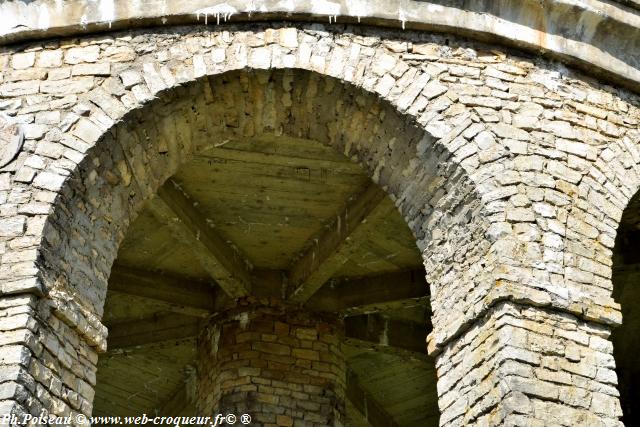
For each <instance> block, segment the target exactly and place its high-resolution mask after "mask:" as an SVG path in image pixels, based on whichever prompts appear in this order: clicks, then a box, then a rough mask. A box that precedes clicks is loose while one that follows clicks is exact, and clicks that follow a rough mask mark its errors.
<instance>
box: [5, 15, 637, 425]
mask: <svg viewBox="0 0 640 427" xmlns="http://www.w3.org/2000/svg"><path fill="white" fill-rule="evenodd" d="M250 69H253V70H256V69H258V70H270V69H282V70H283V71H277V72H249V71H246V70H250ZM294 69H295V70H296V71H291V70H294ZM0 70H2V71H0V108H2V109H3V111H4V113H6V114H8V115H9V116H10V117H11V119H12V120H13V121H15V122H17V123H20V124H21V127H22V128H23V130H24V133H25V137H26V140H25V145H24V148H23V150H22V152H21V153H20V154H19V156H18V158H17V160H15V161H13V162H12V163H10V164H9V165H8V166H6V167H5V168H3V169H2V173H0V197H2V201H3V204H2V207H1V208H0V240H1V242H2V243H1V244H0V248H1V252H2V261H1V265H0V281H1V282H0V285H1V287H0V289H1V290H2V294H3V295H4V297H5V298H9V297H8V296H7V295H11V294H20V295H21V294H24V293H32V294H34V295H36V296H37V298H36V299H34V304H36V306H37V307H39V309H40V311H42V313H43V315H42V316H40V317H38V318H37V321H36V320H35V319H36V317H35V316H27V317H26V318H25V319H31V320H29V321H36V322H37V323H38V325H40V327H41V328H44V327H45V326H46V325H47V324H49V323H52V324H55V322H57V320H55V319H61V320H63V322H62V323H64V324H65V325H69V326H70V327H71V328H72V329H74V330H75V331H76V332H75V333H77V334H78V336H79V337H81V340H80V341H81V342H82V344H78V345H88V346H91V347H94V348H96V349H98V350H99V349H101V348H103V347H104V335H105V332H104V328H103V327H102V325H101V324H100V322H99V318H100V315H101V310H102V304H103V302H104V301H103V300H104V295H105V291H106V280H107V277H108V274H109V269H110V266H111V263H112V261H113V259H114V257H115V254H116V252H117V246H118V243H119V241H120V240H121V239H122V236H123V235H124V232H125V231H126V227H127V225H128V223H129V222H130V221H131V220H132V218H134V217H135V215H136V212H138V210H139V209H140V206H141V205H142V203H143V202H144V200H146V199H147V198H148V197H150V196H151V195H152V194H153V193H154V192H155V189H156V188H157V187H158V186H159V185H160V184H161V183H162V182H163V181H164V180H165V179H166V178H167V177H168V176H170V175H171V174H172V173H173V172H174V171H175V170H176V169H177V167H178V165H179V164H180V163H182V162H183V161H184V160H186V159H187V158H188V156H189V155H190V153H192V152H194V151H197V150H201V149H205V148H206V146H207V144H211V141H215V140H224V139H226V138H237V137H247V136H249V137H250V136H252V135H255V134H257V133H264V132H266V133H273V134H276V135H278V134H282V133H287V134H289V135H292V136H296V137H303V138H309V139H315V140H319V141H321V142H323V143H325V144H328V145H331V146H334V147H336V149H338V150H340V151H341V152H343V153H345V154H346V155H348V156H349V157H352V158H353V159H354V160H355V161H358V162H360V163H361V164H362V165H363V167H364V168H365V169H366V170H367V171H368V172H369V174H370V176H371V177H372V178H373V179H374V181H376V182H378V183H379V184H380V185H382V186H383V187H384V188H385V189H386V190H387V191H388V192H389V194H390V195H391V196H392V197H393V198H394V200H395V201H396V204H397V206H398V208H399V210H400V211H401V212H402V213H403V215H404V217H405V218H406V220H407V222H408V223H409V225H410V227H411V229H412V230H413V231H414V233H415V235H416V238H417V240H418V246H419V247H420V249H421V250H422V251H423V253H424V259H425V267H426V273H427V278H428V280H429V283H430V284H431V293H432V307H433V318H432V322H433V325H434V331H433V333H432V335H431V337H430V342H429V348H430V351H431V353H432V354H434V355H437V357H438V373H439V381H438V384H439V390H440V394H441V395H442V402H441V410H442V417H443V418H442V419H443V420H445V422H446V423H450V424H452V425H456V424H458V425H459V424H462V423H466V422H468V423H473V422H478V423H481V422H490V421H488V420H487V419H486V417H499V419H504V420H510V419H512V418H513V417H515V418H513V419H518V418H517V417H520V416H528V417H529V416H530V417H533V418H531V419H532V420H533V419H539V420H540V421H541V422H543V421H542V420H544V419H546V420H547V421H548V420H549V419H550V418H549V417H552V416H555V415H552V412H553V411H550V410H549V408H551V407H554V408H556V409H557V407H560V406H561V407H562V408H566V409H565V410H566V411H567V413H571V414H573V415H572V417H573V418H571V419H572V420H581V419H588V420H595V419H596V418H597V419H598V420H599V421H598V422H602V423H603V424H605V425H607V424H612V423H615V419H616V418H617V417H618V416H619V411H618V409H617V408H618V404H617V401H616V395H617V394H616V393H617V392H616V390H615V387H614V384H615V381H614V379H612V378H611V376H607V375H605V377H599V376H596V374H597V372H599V371H598V369H602V372H604V373H605V374H608V373H609V372H608V371H605V370H604V369H611V368H612V366H611V365H610V364H608V363H609V362H606V363H605V364H602V365H600V364H598V363H600V362H597V363H596V362H593V363H592V362H591V361H589V360H591V359H593V358H592V357H591V356H592V355H590V354H591V353H589V352H590V351H591V350H587V349H591V347H590V342H591V339H594V340H595V338H594V337H597V338H599V339H602V340H606V337H607V336H608V331H609V328H610V327H612V326H613V325H616V324H619V323H620V321H621V319H620V312H619V306H618V305H617V304H616V303H615V302H614V301H613V300H612V299H611V291H612V285H611V280H610V279H611V255H612V248H613V245H614V240H615V235H616V227H617V224H618V222H619V219H620V216H621V213H622V210H623V209H624V207H625V206H626V204H627V202H628V200H629V199H630V198H631V197H632V195H633V194H634V193H635V192H636V190H637V189H638V187H639V186H640V176H639V175H638V171H640V169H639V168H638V162H639V161H640V152H639V151H638V143H639V142H640V133H639V132H638V118H640V114H639V113H638V111H639V110H638V105H639V104H638V99H637V97H636V96H635V95H633V94H631V93H629V92H626V91H625V90H622V89H616V88H612V87H609V86H604V85H602V84H600V83H598V82H596V81H595V80H593V79H591V78H588V77H585V76H583V75H580V74H577V73H574V72H572V71H570V70H568V69H566V68H564V67H563V66H561V65H558V64H553V63H549V62H546V61H544V60H542V59H540V58H535V57H529V56H526V55H525V54H521V53H518V52H507V51H506V50H504V49H500V48H499V47H496V46H493V45H484V44H480V43H477V42H470V41H464V40H460V39H457V38H455V37H452V36H451V37H450V36H446V35H438V36H436V35H430V34H426V33H414V32H403V33H398V32H394V31H386V30H381V29H366V28H353V27H338V26H333V27H331V28H330V29H328V28H325V27H323V26H320V25H311V26H304V25H301V26H298V27H297V28H295V27H290V26H288V25H285V24H282V25H278V26H275V27H274V26H270V25H264V26H258V25H255V24H253V25H251V26H249V27H242V26H239V27H238V26H228V27H222V26H221V27H218V28H216V31H210V30H209V29H207V28H197V27H196V28H172V29H171V30H163V31H160V30H141V31H137V32H132V33H114V34H104V35H101V36H97V37H85V38H82V39H62V40H52V41H45V42H34V43H28V44H24V45H14V46H11V47H8V48H5V49H4V50H3V52H2V53H1V54H0ZM234 70H238V71H234ZM239 70H245V71H239ZM231 71H234V73H229V72H231ZM225 73H227V74H225ZM204 76H208V77H206V78H205V77H204ZM301 83H304V84H301ZM283 112H286V114H284V113H283ZM176 117H179V118H180V119H179V120H178V119H176ZM311 118H313V120H311ZM40 295H44V296H40ZM505 300H506V301H509V303H508V304H506V303H504V301H505ZM501 304H502V305H501ZM519 306H524V307H532V308H529V309H526V308H525V309H521V310H520V309H519V310H516V309H515V308H513V307H519ZM497 307H512V308H513V310H516V312H517V313H519V314H517V316H520V318H521V319H522V322H521V323H519V324H517V325H513V326H512V327H506V326H505V327H503V328H501V329H500V330H497V329H496V328H495V324H496V323H495V322H497V321H498V317H499V314H500V313H499V310H498V308H497ZM533 307H536V308H533ZM49 313H52V314H49ZM517 316H516V317H517ZM564 319H572V320H564ZM25 322H27V320H25ZM528 322H538V323H539V324H540V328H542V329H543V330H545V331H547V332H548V331H549V330H551V331H552V333H550V334H549V333H547V332H540V330H538V329H540V328H538V329H536V328H534V330H533V331H529V332H527V331H528V328H529V326H527V325H530V323H528ZM62 323H60V324H62ZM24 325H25V326H26V325H27V323H25V324H24ZM580 325H587V326H584V328H586V329H585V330H583V331H582V332H581V333H580V334H579V335H580V336H581V337H582V338H581V341H578V342H577V343H578V344H579V345H580V346H582V347H581V348H584V350H580V354H581V355H582V354H583V352H584V354H585V355H586V356H584V358H587V357H588V360H587V359H585V360H587V361H585V362H584V363H583V362H582V359H580V360H581V361H580V362H578V363H577V364H578V365H579V366H578V368H577V369H584V371H581V372H583V373H585V372H588V374H587V375H582V374H576V375H577V376H575V375H573V373H572V372H571V371H569V370H567V371H566V372H569V373H568V374H566V373H565V375H564V376H562V375H560V376H558V377H557V378H569V377H567V375H570V379H571V381H572V385H574V386H575V387H576V390H583V389H584V390H587V391H588V392H589V393H600V394H598V395H597V396H598V397H600V395H603V396H604V395H606V396H609V397H607V398H606V399H605V398H602V399H596V400H598V401H599V402H600V401H603V402H604V401H606V402H611V404H610V405H607V407H606V408H600V407H594V406H592V403H589V404H588V405H586V406H585V404H584V401H583V400H584V399H583V400H581V402H580V403H579V404H577V403H575V401H573V403H572V402H568V401H562V400H560V399H559V397H556V396H560V395H559V394H557V393H559V390H562V389H561V387H564V385H562V383H559V382H558V381H557V380H556V379H555V378H554V379H550V378H547V377H544V375H545V374H544V372H546V371H544V369H549V368H548V367H547V365H546V363H547V361H546V359H545V357H546V356H544V355H545V354H546V353H545V352H547V351H549V352H550V353H549V354H551V355H552V356H553V357H556V356H557V357H558V361H557V366H558V367H561V366H569V365H568V363H569V362H571V363H574V364H575V363H576V360H574V359H575V357H577V356H575V354H576V353H575V352H573V353H571V351H573V350H568V351H569V353H570V354H569V355H567V354H566V351H567V350H563V352H562V354H560V353H561V352H560V350H557V348H559V347H562V346H564V347H566V348H569V347H567V346H568V345H569V342H570V341H571V342H573V341H576V340H575V339H574V338H567V337H564V336H558V337H556V335H557V333H556V332H557V331H560V332H558V333H562V331H564V332H565V333H566V334H568V335H571V336H573V335H572V332H574V331H576V330H577V329H578V328H580V327H582V326H580ZM68 333H69V332H68V331H67V330H65V331H59V332H58V334H59V335H57V336H58V338H59V339H60V340H61V341H62V340H63V339H64V337H65V334H68ZM3 334H4V332H3ZM523 334H524V335H527V337H529V338H527V339H530V340H532V341H531V342H534V341H535V342H538V341H539V342H541V343H543V344H540V345H541V346H542V347H541V349H540V350H536V352H535V353H536V354H537V356H536V358H534V359H527V360H524V361H521V360H519V359H518V357H519V356H516V355H514V354H512V353H511V347H510V346H508V345H506V342H507V341H509V340H510V339H513V340H514V341H515V340H518V339H520V338H521V337H522V336H523ZM505 335H506V336H507V337H513V338H504V336H505ZM583 335H586V337H587V338H584V337H583ZM3 336H4V335H3ZM479 337H481V338H479ZM485 337H486V338H485ZM540 337H542V338H540ZM554 337H555V338H554ZM596 341H597V340H596ZM527 342H528V341H527ZM483 343H486V344H483ZM494 343H498V345H497V346H496V345H494ZM500 343H504V345H503V344H500ZM545 343H546V344H545ZM547 344H549V345H550V346H551V347H550V348H546V347H544V346H545V345H547ZM487 345H488V347H487ZM530 345H533V344H526V346H530ZM571 345H573V344H571ZM521 346H525V344H521ZM598 346H599V347H598V348H595V349H592V350H593V351H594V352H596V353H598V352H599V353H598V354H600V353H603V354H604V355H605V356H602V357H608V356H606V355H610V353H611V352H610V351H609V350H608V349H606V348H605V347H606V344H604V343H601V342H599V341H598ZM24 348H25V349H26V348H27V347H24ZM571 348H573V347H571ZM489 350H490V351H489ZM25 351H26V350H25ZM487 352H489V353H490V352H495V356H492V357H494V358H498V360H506V361H514V362H517V363H518V364H519V363H521V362H523V363H526V364H528V365H527V366H523V367H521V369H522V370H521V371H518V372H520V373H519V374H518V375H519V376H522V377H524V378H528V379H529V380H530V381H532V382H534V383H535V384H534V385H535V387H533V386H531V384H529V383H526V384H525V385H523V384H524V383H523V382H521V381H520V380H513V381H512V380H510V379H509V377H510V375H511V374H510V373H509V372H510V371H509V370H508V366H511V364H506V365H505V364H503V365H499V364H497V365H496V364H493V363H490V362H484V363H480V362H478V360H485V359H484V357H485V356H479V355H483V354H485V353H487ZM556 353H557V354H556ZM25 357H26V358H27V359H26V360H30V359H29V358H35V359H38V358H39V354H37V353H36V352H34V351H30V353H29V354H27V353H25ZM572 357H573V358H574V359H571V358H572ZM580 357H582V356H580ZM593 357H596V356H593ZM598 357H600V356H598ZM87 360H89V361H91V360H92V359H91V358H88V359H87ZM486 360H487V361H488V360H490V359H489V358H487V359H486ZM543 361H544V362H543ZM25 363H30V362H25ZM549 363H550V362H549ZM603 363H604V362H603ZM505 366H507V367H505ZM518 366H519V365H518ZM554 366H556V365H554ZM480 368H482V369H480ZM519 369H520V368H519ZM558 369H560V368H558ZM562 369H564V368H562ZM594 370H595V372H596V373H595V374H594V375H593V376H590V373H591V372H592V371H594ZM52 372H53V373H54V375H57V377H56V378H60V377H61V376H62V372H64V370H63V369H62V368H61V367H56V368H55V369H54V371H52ZM540 372H543V373H542V374H541V376H537V375H538V374H537V373H540ZM485 377H486V378H489V379H490V380H489V381H488V382H487V383H486V384H485V385H483V387H487V390H492V392H491V393H489V395H488V396H487V397H486V398H484V399H482V400H481V401H480V402H478V400H477V399H478V397H477V396H476V397H474V395H473V393H475V392H474V388H473V387H466V386H465V385H464V384H461V383H458V382H456V381H455V380H452V379H455V378H466V379H467V380H469V381H476V382H480V381H481V379H482V378H485ZM584 378H586V379H584ZM574 379H575V381H574ZM505 381H506V382H505ZM514 381H515V382H514ZM518 381H520V382H518ZM580 381H582V382H580ZM585 381H586V383H585ZM496 384H497V385H496ZM505 384H506V385H505ZM581 384H583V385H584V384H586V385H584V386H581ZM594 384H595V385H594ZM598 384H599V385H600V386H601V388H598V387H599V386H598ZM42 385H43V387H50V384H45V383H43V384H42ZM530 386H531V387H530ZM538 386H540V387H541V388H542V389H544V390H546V391H548V393H546V392H538V391H537V390H538V389H537V387H538ZM450 388H451V390H453V391H454V393H453V394H451V392H450V391H449V389H450ZM534 389H535V390H534ZM551 390H555V391H551ZM519 393H522V394H524V395H525V396H529V397H528V399H530V401H531V402H532V403H531V407H532V408H533V409H531V411H532V412H528V413H527V414H522V413H521V412H518V410H517V409H515V408H514V406H509V404H508V402H509V400H508V398H509V396H512V395H513V396H515V397H517V398H521V397H522V396H521V395H520V394H519ZM447 396H456V397H457V399H456V400H455V404H456V405H462V403H460V402H467V403H466V404H465V406H464V407H463V408H460V407H458V406H455V405H454V404H453V400H454V399H453V398H451V397H447ZM83 397H84V399H85V400H87V401H88V402H90V400H91V398H90V397H91V396H90V395H89V394H86V393H85V394H84V395H83ZM491 399H493V400H491ZM585 399H586V398H585ZM593 401H594V399H592V400H591V401H590V402H593ZM20 402H21V403H22V405H23V408H24V409H26V410H31V411H35V410H36V409H35V408H36V406H34V405H35V404H33V405H32V404H31V403H25V402H26V401H25V400H24V399H23V400H20ZM65 402H66V403H65V405H69V407H73V404H72V400H70V398H67V399H66V400H65ZM41 403H42V402H41ZM545 408H546V409H545ZM518 414H519V415H518ZM544 414H547V415H544ZM581 417H582V418H581ZM594 417H595V418H594ZM491 419H492V420H493V419H494V418H491ZM514 423H516V424H517V422H515V421H514Z"/></svg>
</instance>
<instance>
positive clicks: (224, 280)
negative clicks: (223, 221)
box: [149, 181, 251, 299]
mask: <svg viewBox="0 0 640 427" xmlns="http://www.w3.org/2000/svg"><path fill="white" fill-rule="evenodd" d="M149 208H150V210H151V212H152V213H153V215H154V216H155V217H156V218H157V219H158V220H159V221H161V222H162V223H163V224H166V225H167V226H168V227H169V228H170V229H171V232H172V234H173V236H174V237H175V238H176V239H177V240H178V241H180V242H182V243H184V244H185V245H187V246H188V247H190V248H191V249H192V250H193V255H194V256H195V257H196V258H197V259H198V261H199V262H200V264H201V265H202V267H203V268H204V269H205V270H206V271H207V272H208V273H209V274H210V275H211V277H212V278H213V279H214V280H215V281H216V283H218V285H220V287H221V288H222V289H223V290H224V291H225V292H226V293H227V295H229V297H231V298H232V299H236V298H240V297H243V296H247V295H249V291H250V287H251V286H250V285H251V278H250V272H251V265H250V264H249V263H248V262H247V261H246V260H245V259H244V257H243V256H242V255H241V254H240V253H239V252H238V251H237V250H236V249H235V248H234V247H232V246H231V245H229V244H228V243H227V242H226V241H225V240H224V239H223V238H222V237H221V236H219V235H218V234H217V233H216V232H215V231H214V230H213V229H212V228H211V227H210V226H209V225H208V224H207V221H206V220H205V218H204V217H203V216H202V215H201V214H200V212H198V210H197V209H195V207H194V206H193V202H192V200H191V199H190V198H189V197H188V196H187V195H185V194H184V193H183V192H182V191H181V190H179V189H177V188H176V186H175V184H174V183H173V182H172V181H169V182H168V183H167V184H165V185H164V186H163V187H161V188H160V190H158V197H156V198H154V199H152V200H151V201H150V203H149Z"/></svg>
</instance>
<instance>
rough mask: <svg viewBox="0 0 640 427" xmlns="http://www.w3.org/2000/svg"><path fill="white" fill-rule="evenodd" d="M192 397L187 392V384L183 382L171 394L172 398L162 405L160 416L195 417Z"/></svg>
mask: <svg viewBox="0 0 640 427" xmlns="http://www.w3.org/2000/svg"><path fill="white" fill-rule="evenodd" d="M190 397H191V394H190V393H189V391H188V390H187V383H186V382H181V383H180V384H178V387H176V389H175V391H174V392H173V393H172V394H171V397H169V399H168V400H167V401H166V402H164V403H163V404H162V405H161V407H160V410H159V411H158V414H160V415H163V416H172V417H175V416H181V415H194V412H195V411H194V407H193V406H194V403H193V402H192V401H191V399H190Z"/></svg>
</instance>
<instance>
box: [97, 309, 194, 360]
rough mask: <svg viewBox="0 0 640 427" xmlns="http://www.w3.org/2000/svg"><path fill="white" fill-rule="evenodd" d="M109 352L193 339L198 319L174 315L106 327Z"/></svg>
mask: <svg viewBox="0 0 640 427" xmlns="http://www.w3.org/2000/svg"><path fill="white" fill-rule="evenodd" d="M107 328H108V330H109V336H108V338H107V346H108V348H109V351H112V350H116V349H123V348H130V347H137V346H142V345H149V344H156V343H160V342H166V341H179V340H185V339H192V338H195V337H196V336H197V334H198V329H199V319H198V318H196V317H192V316H177V315H175V314H171V315H165V316H155V317H152V318H148V319H141V320H132V321H128V322H120V323H115V324H112V325H107Z"/></svg>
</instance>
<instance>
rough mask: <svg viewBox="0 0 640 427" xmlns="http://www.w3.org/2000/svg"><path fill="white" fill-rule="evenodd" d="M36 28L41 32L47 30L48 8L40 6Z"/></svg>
mask: <svg viewBox="0 0 640 427" xmlns="http://www.w3.org/2000/svg"><path fill="white" fill-rule="evenodd" d="M38 28H39V29H41V30H46V29H48V28H49V8H48V7H47V6H46V5H44V4H41V5H40V10H39V13H38Z"/></svg>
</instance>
